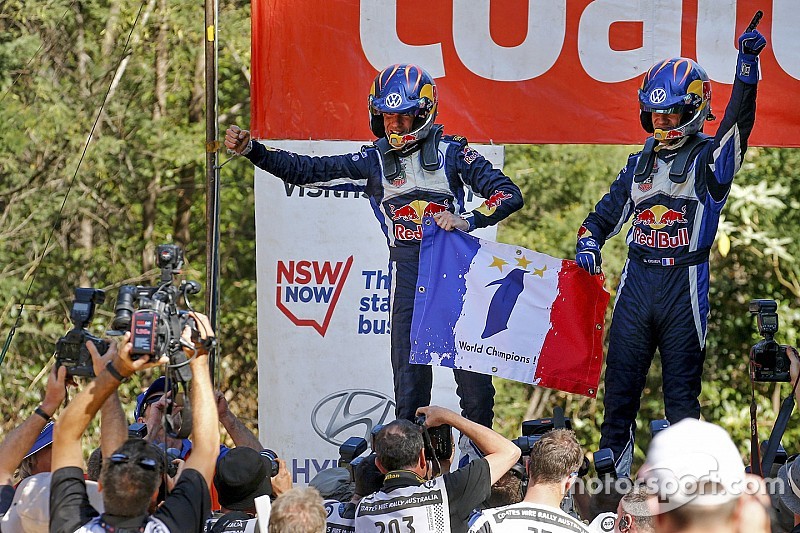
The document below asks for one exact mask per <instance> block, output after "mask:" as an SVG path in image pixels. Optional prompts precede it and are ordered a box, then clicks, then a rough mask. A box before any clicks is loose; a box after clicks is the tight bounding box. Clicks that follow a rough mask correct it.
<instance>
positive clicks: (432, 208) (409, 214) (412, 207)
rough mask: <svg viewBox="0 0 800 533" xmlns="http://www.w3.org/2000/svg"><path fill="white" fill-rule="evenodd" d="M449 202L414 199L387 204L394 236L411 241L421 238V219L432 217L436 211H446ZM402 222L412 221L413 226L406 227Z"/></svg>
mask: <svg viewBox="0 0 800 533" xmlns="http://www.w3.org/2000/svg"><path fill="white" fill-rule="evenodd" d="M449 209H450V202H449V201H448V200H444V201H443V202H442V203H438V202H426V201H425V200H414V201H413V202H411V203H408V204H406V205H403V206H400V207H395V206H393V205H389V210H390V211H391V213H390V214H391V217H392V220H393V221H395V222H396V223H395V224H394V238H395V239H398V240H401V241H413V240H421V239H422V226H421V224H422V219H423V218H425V217H432V216H433V215H435V214H436V213H441V212H443V211H448V210H449ZM402 222H413V223H414V227H407V226H404V225H403V224H402Z"/></svg>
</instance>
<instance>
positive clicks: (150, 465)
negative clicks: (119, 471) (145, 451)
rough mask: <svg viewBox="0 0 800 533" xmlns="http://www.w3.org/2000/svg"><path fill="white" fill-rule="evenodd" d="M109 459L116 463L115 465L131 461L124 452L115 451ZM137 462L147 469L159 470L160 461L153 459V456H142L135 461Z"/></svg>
mask: <svg viewBox="0 0 800 533" xmlns="http://www.w3.org/2000/svg"><path fill="white" fill-rule="evenodd" d="M108 459H109V461H111V462H112V463H114V464H115V465H120V464H125V463H130V462H131V458H130V457H128V456H127V455H125V454H124V453H115V454H114V455H112V456H111V457H109V458H108ZM135 464H136V465H138V466H140V467H141V468H144V469H145V470H157V469H158V461H156V460H155V459H153V458H152V457H140V458H139V459H137V460H136V461H135Z"/></svg>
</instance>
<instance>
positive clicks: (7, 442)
mask: <svg viewBox="0 0 800 533" xmlns="http://www.w3.org/2000/svg"><path fill="white" fill-rule="evenodd" d="M66 378H67V369H66V368H58V367H56V366H53V368H52V369H51V370H50V374H49V375H48V377H47V387H46V389H45V393H44V398H43V399H42V403H41V405H39V407H37V408H36V410H35V411H34V412H33V413H32V414H31V415H30V416H29V417H28V418H27V420H25V421H24V422H23V423H21V424H20V425H19V426H17V427H16V428H14V430H13V431H11V432H10V433H9V434H8V435H7V436H6V438H5V439H3V442H2V444H0V516H2V515H3V514H5V512H6V511H7V510H8V508H9V506H10V505H11V500H12V498H13V497H14V472H15V471H16V470H17V467H19V465H20V463H21V462H22V461H23V459H26V458H29V457H36V459H35V461H36V462H35V464H33V465H31V466H32V467H33V468H32V470H35V471H31V472H29V474H36V473H38V472H49V471H50V451H51V450H52V447H51V446H36V447H35V446H34V444H35V443H36V442H37V441H39V440H40V439H39V437H40V436H41V433H42V430H43V429H44V427H45V425H46V424H47V423H48V422H49V421H50V420H51V418H52V417H53V415H54V414H55V412H56V410H57V409H58V408H59V407H60V406H61V404H62V403H63V402H64V398H66V396H67V393H66ZM40 454H41V455H40ZM40 457H41V460H40V459H39V458H40Z"/></svg>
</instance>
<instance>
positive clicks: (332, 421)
mask: <svg viewBox="0 0 800 533" xmlns="http://www.w3.org/2000/svg"><path fill="white" fill-rule="evenodd" d="M394 406H395V403H394V400H393V399H391V398H390V397H388V396H386V395H385V394H383V393H382V392H378V391H373V390H366V389H348V390H342V391H337V392H334V393H332V394H329V395H328V396H326V397H324V398H323V399H321V400H320V401H319V402H317V405H315V406H314V409H313V410H312V411H311V426H312V427H313V428H314V431H316V432H317V435H319V436H320V437H322V438H323V439H324V440H326V441H327V442H329V443H331V444H333V445H334V446H339V445H340V444H342V443H343V442H344V441H345V440H347V439H348V438H350V437H352V436H355V435H363V436H364V438H365V439H367V440H369V436H370V432H371V431H372V428H373V427H375V426H377V425H379V424H384V423H386V422H387V421H389V420H387V419H389V418H390V417H391V418H393V415H394Z"/></svg>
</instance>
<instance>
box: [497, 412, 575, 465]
mask: <svg viewBox="0 0 800 533" xmlns="http://www.w3.org/2000/svg"><path fill="white" fill-rule="evenodd" d="M557 409H560V408H557ZM561 419H562V420H563V421H564V425H563V426H562V427H563V428H566V429H572V420H570V419H569V418H564V417H563V411H562V412H561ZM554 420H555V417H550V418H537V419H535V420H525V421H524V422H523V423H522V436H521V437H517V438H516V439H514V440H513V441H511V442H513V443H514V444H516V445H517V448H519V449H520V451H521V452H522V456H523V457H528V456H530V454H531V449H533V445H534V444H536V442H537V441H538V440H539V439H541V438H542V435H544V434H545V433H547V432H548V431H550V430H551V429H555V428H556V423H555V422H554ZM559 425H560V424H559Z"/></svg>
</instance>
